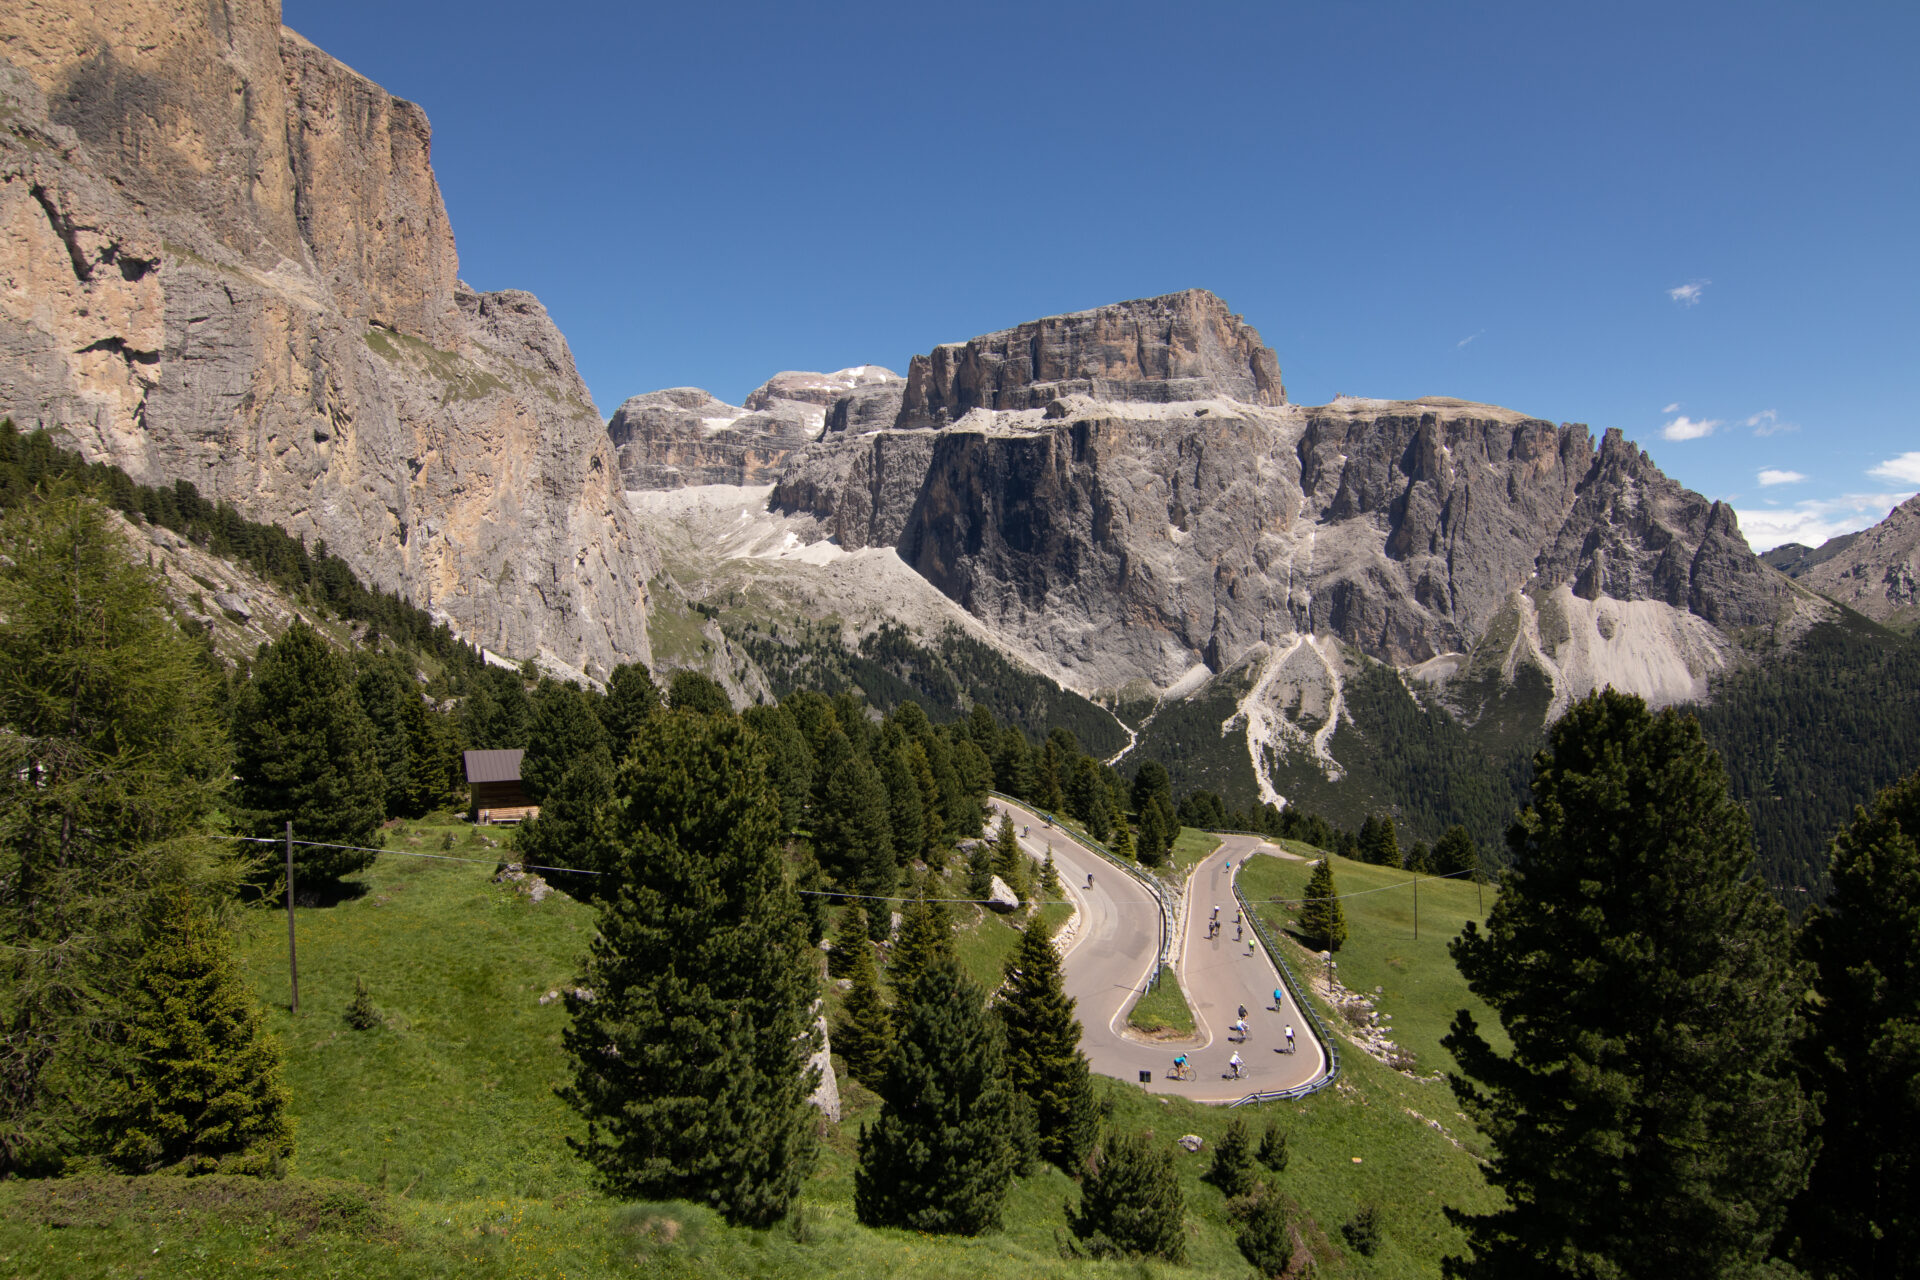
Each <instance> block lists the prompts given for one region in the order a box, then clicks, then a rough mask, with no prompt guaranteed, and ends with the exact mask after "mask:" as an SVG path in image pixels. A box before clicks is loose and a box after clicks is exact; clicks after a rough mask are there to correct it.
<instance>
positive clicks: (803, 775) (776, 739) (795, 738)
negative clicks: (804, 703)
mask: <svg viewBox="0 0 1920 1280" xmlns="http://www.w3.org/2000/svg"><path fill="white" fill-rule="evenodd" d="M740 718H741V719H742V720H745V721H746V722H747V723H748V724H750V725H752V726H753V727H754V729H755V730H756V731H757V732H758V733H759V734H760V736H761V737H762V738H763V739H765V745H766V751H767V779H768V781H770V782H772V783H773V786H774V789H775V790H776V791H778V792H779V793H780V819H781V821H782V822H783V823H784V824H785V826H786V829H787V830H788V831H797V830H799V829H800V828H802V827H805V826H806V825H807V802H808V800H809V799H810V798H811V796H812V794H813V748H812V747H810V746H808V745H807V736H806V735H805V734H804V733H801V732H800V725H799V723H798V722H797V721H795V720H794V718H793V714H792V713H791V712H789V711H788V710H787V709H786V708H785V707H748V708H747V709H746V710H745V711H742V712H741V713H740Z"/></svg>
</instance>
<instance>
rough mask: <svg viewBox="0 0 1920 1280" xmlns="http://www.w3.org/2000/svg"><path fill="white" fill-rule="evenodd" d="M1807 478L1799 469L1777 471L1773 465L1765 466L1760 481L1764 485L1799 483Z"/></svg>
mask: <svg viewBox="0 0 1920 1280" xmlns="http://www.w3.org/2000/svg"><path fill="white" fill-rule="evenodd" d="M1805 479H1806V477H1805V476H1803V475H1801V474H1800V473H1799V472H1798V471H1776V470H1775V469H1774V468H1772V467H1765V468H1763V469H1762V470H1761V472H1760V483H1761V484H1762V485H1770V484H1799V483H1800V482H1801V481H1802V480H1805Z"/></svg>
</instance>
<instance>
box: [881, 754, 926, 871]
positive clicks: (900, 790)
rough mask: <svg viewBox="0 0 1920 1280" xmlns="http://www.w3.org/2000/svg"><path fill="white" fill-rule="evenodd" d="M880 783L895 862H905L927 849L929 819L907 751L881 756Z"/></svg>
mask: <svg viewBox="0 0 1920 1280" xmlns="http://www.w3.org/2000/svg"><path fill="white" fill-rule="evenodd" d="M879 765H880V784H881V786H883V787H884V788H885V789H886V793H887V825H888V834H889V835H890V836H891V837H892V842H893V853H894V860H895V861H896V862H901V863H904V862H906V861H907V860H908V859H910V858H912V857H914V856H916V855H917V854H919V853H920V851H921V850H922V849H923V848H925V847H926V843H927V825H926V823H927V816H926V810H925V809H924V808H922V806H921V804H920V784H919V782H918V781H917V780H916V779H915V778H914V776H913V769H912V768H911V767H910V766H909V765H908V764H907V757H906V753H905V750H904V749H892V750H883V751H882V752H881V753H880V760H879Z"/></svg>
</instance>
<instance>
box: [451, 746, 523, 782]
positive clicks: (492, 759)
mask: <svg viewBox="0 0 1920 1280" xmlns="http://www.w3.org/2000/svg"><path fill="white" fill-rule="evenodd" d="M526 754H527V753H526V752H525V751H518V750H516V751H468V752H466V753H465V756H466V761H465V763H466V768H467V781H468V782H518V781H520V758H521V757H522V756H524V755H526Z"/></svg>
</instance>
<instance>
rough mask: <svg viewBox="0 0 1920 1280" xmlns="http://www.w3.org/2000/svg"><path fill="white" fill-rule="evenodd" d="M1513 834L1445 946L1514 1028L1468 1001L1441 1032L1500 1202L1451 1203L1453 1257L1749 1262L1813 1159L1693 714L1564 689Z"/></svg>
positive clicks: (1481, 1267) (1640, 1268) (1728, 805)
mask: <svg viewBox="0 0 1920 1280" xmlns="http://www.w3.org/2000/svg"><path fill="white" fill-rule="evenodd" d="M1508 843H1509V846H1510V847H1511V849H1512V852H1513V866H1512V870H1511V871H1509V872H1508V874H1507V877H1506V879H1505V881H1504V882H1503V884H1502V886H1501V890H1500V895H1499V897H1498V898H1497V899H1496V900H1495V901H1494V905H1493V910H1492V913H1491V915H1490V917H1489V919H1488V922H1487V928H1486V931H1485V932H1484V933H1483V932H1482V931H1481V930H1480V929H1479V927H1478V926H1477V925H1476V924H1475V923H1473V922H1469V923H1468V924H1467V926H1466V929H1465V931H1464V932H1463V933H1462V934H1461V935H1460V937H1459V938H1457V939H1455V941H1454V943H1453V946H1452V951H1453V956H1454V960H1455V962H1456V963H1457V964H1458V965H1459V967H1460V971H1461V973H1462V974H1463V975H1464V976H1465V977H1466V979H1467V984H1468V987H1469V988H1470V989H1471V990H1472V991H1473V992H1474V994H1476V995H1478V996H1479V997H1481V998H1482V999H1483V1000H1485V1001H1486V1002H1487V1003H1488V1004H1489V1005H1491V1006H1492V1007H1493V1008H1494V1010H1495V1011H1496V1012H1497V1013H1498V1014H1499V1016H1500V1019H1501V1022H1502V1024H1503V1025H1504V1026H1505V1028H1506V1030H1507V1034H1508V1036H1509V1037H1510V1038H1511V1040H1512V1045H1513V1049H1512V1052H1511V1054H1508V1055H1501V1054H1498V1053H1496V1052H1495V1051H1494V1050H1493V1048H1492V1047H1491V1046H1490V1045H1489V1044H1488V1043H1487V1041H1486V1039H1485V1038H1484V1037H1483V1036H1482V1035H1481V1033H1480V1030H1479V1027H1478V1026H1477V1025H1476V1023H1475V1021H1474V1019H1473V1017H1472V1015H1471V1014H1469V1013H1467V1012H1466V1011H1464V1010H1463V1011H1462V1012H1460V1013H1459V1014H1458V1015H1457V1016H1456V1017H1455V1019H1454V1024H1453V1030H1452V1032H1451V1033H1450V1034H1449V1035H1448V1036H1447V1038H1446V1039H1445V1040H1444V1041H1443V1042H1442V1043H1443V1044H1444V1045H1445V1047H1446V1048H1447V1049H1448V1050H1449V1051H1450V1052H1451V1053H1452V1054H1453V1055H1454V1058H1455V1060H1456V1061H1457V1062H1458V1063H1459V1065H1460V1073H1459V1074H1458V1075H1456V1076H1454V1077H1452V1083H1453V1087H1454V1091H1455V1093H1456V1095H1457V1096H1458V1098H1459V1100H1460V1103H1461V1108H1462V1110H1463V1111H1465V1112H1466V1113H1467V1114H1468V1115H1469V1116H1470V1117H1472V1118H1473V1120H1474V1121H1475V1122H1476V1123H1477V1124H1479V1125H1480V1127H1481V1130H1482V1131H1483V1132H1484V1133H1486V1134H1487V1135H1488V1138H1489V1140H1490V1142H1491V1144H1492V1147H1493V1151H1494V1156H1493V1160H1492V1162H1491V1164H1490V1165H1489V1167H1488V1170H1487V1179H1488V1181H1489V1182H1491V1183H1492V1184H1493V1185H1494V1186H1495V1187H1496V1188H1498V1189H1499V1190H1500V1191H1501V1192H1503V1193H1504V1196H1505V1201H1506V1203H1505V1204H1504V1206H1503V1207H1501V1208H1499V1209H1496V1210H1494V1211H1492V1212H1490V1213H1485V1214H1467V1213H1454V1214H1452V1215H1450V1216H1452V1217H1453V1218H1454V1220H1455V1221H1456V1222H1457V1223H1458V1224H1459V1225H1460V1226H1462V1227H1463V1228H1464V1229H1465V1231H1466V1233H1467V1245H1468V1252H1467V1254H1466V1255H1465V1256H1464V1257H1456V1258H1452V1259H1449V1260H1448V1262H1447V1265H1446V1270H1447V1273H1448V1274H1449V1275H1450V1276H1461V1277H1507V1276H1529V1277H1533V1276H1599V1275H1619V1276H1699V1277H1709V1276H1711V1277H1718V1276H1732V1275H1738V1274H1749V1273H1750V1272H1751V1270H1752V1269H1753V1268H1754V1267H1755V1265H1756V1264H1757V1263H1758V1262H1759V1260H1760V1259H1761V1257H1762V1256H1763V1255H1764V1253H1765V1251H1766V1249H1767V1248H1768V1245H1769V1243H1770V1241H1771V1240H1772V1238H1773V1236H1774V1233H1775V1231H1776V1229H1777V1228H1778V1227H1779V1225H1780V1222H1781V1219H1782V1216H1783V1211H1784V1209H1785V1207H1786V1202H1787V1200H1788V1198H1789V1197H1790V1196H1791V1195H1792V1194H1793V1193H1794V1191H1796V1190H1797V1189H1798V1188H1799V1186H1800V1185H1801V1184H1802V1182H1803V1181H1804V1179H1805V1177H1806V1170H1807V1164H1808V1156H1809V1146H1808V1132H1807V1130H1808V1122H1809V1118H1810V1117H1809V1108H1808V1106H1807V1104H1806V1102H1805V1101H1804V1100H1803V1098H1802V1097H1801V1093H1800V1089H1799V1085H1798V1084H1797V1083H1796V1081H1795V1080H1794V1078H1793V1075H1792V1071H1791V1066H1790V1063H1789V1061H1788V1056H1787V1055H1788V1051H1789V1046H1790V1045H1791V1043H1792V1041H1793V1039H1794V1036H1795V1034H1796V1033H1797V1021H1796V1015H1795V1008H1796V1006H1797V1005H1798V1003H1799V1002H1800V1000H1801V998H1802V997H1803V995H1804V993H1805V991H1806V983H1805V981H1804V978H1803V975H1802V973H1801V971H1800V970H1799V969H1798V968H1797V967H1796V964H1795V962H1794V960H1793V958H1792V954H1791V950H1790V945H1789V943H1790V939H1789V936H1788V932H1787V924H1786V917H1785V913H1784V912H1783V911H1782V910H1781V908H1780V907H1779V905H1778V904H1777V903H1776V902H1775V901H1774V900H1773V898H1772V897H1771V896H1770V895H1769V894H1768V893H1767V891H1766V889H1765V887H1764V886H1763V885H1761V884H1760V883H1759V882H1758V881H1757V880H1755V879H1754V878H1753V877H1752V876H1751V875H1750V874H1749V873H1750V871H1751V867H1752V861H1753V847H1752V843H1751V837H1750V835H1749V827H1748V823H1747V815H1746V811H1745V810H1744V809H1742V808H1741V807H1740V806H1739V805H1738V804H1736V803H1734V802H1733V801H1732V800H1731V799H1730V798H1729V796H1728V794H1727V784H1726V778H1725V775H1724V774H1723V773H1722V772H1721V769H1720V763H1719V759H1718V757H1717V756H1716V755H1714V753H1713V752H1712V751H1711V750H1709V749H1708V747H1707V746H1706V744H1705V742H1704V741H1703V740H1702V738H1701V735H1700V726H1699V723H1698V722H1697V721H1696V720H1694V719H1693V718H1692V717H1691V716H1682V715H1680V714H1679V713H1677V712H1675V711H1672V710H1668V711H1664V712H1662V713H1660V714H1659V715H1657V716H1655V715H1650V714H1649V713H1648V711H1647V708H1646V705H1645V704H1644V703H1643V702H1642V701H1641V700H1640V699H1639V698H1636V697H1630V696H1627V695H1625V694H1620V693H1615V692H1613V691H1611V690H1609V691H1606V692H1603V693H1596V694H1593V695H1590V696H1589V697H1587V698H1584V699H1582V700H1581V701H1580V702H1578V703H1576V704H1574V706H1573V707H1572V708H1570V709H1569V710H1568V711H1567V713H1566V714H1565V715H1564V716H1563V717H1562V718H1561V719H1560V720H1559V722H1558V723H1556V724H1555V725H1554V727H1553V729H1552V731H1551V734H1550V736H1549V745H1548V747H1547V749H1546V750H1545V751H1543V752H1541V753H1540V755H1538V756H1537V757H1536V759H1535V766H1534V778H1533V799H1532V803H1531V805H1529V807H1528V808H1527V809H1526V810H1525V811H1524V812H1522V813H1521V815H1520V816H1519V818H1518V819H1517V820H1516V821H1515V823H1514V825H1513V827H1512V829H1511V832H1510V834H1509V837H1508Z"/></svg>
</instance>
